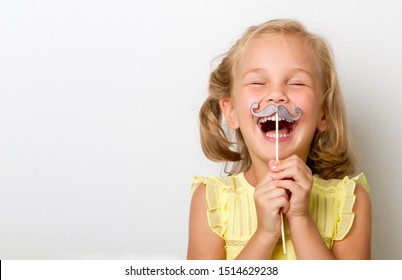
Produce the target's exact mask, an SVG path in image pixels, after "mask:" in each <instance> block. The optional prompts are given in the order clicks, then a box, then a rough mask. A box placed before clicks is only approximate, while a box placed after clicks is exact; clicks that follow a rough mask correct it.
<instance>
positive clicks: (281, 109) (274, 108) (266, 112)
mask: <svg viewBox="0 0 402 280" xmlns="http://www.w3.org/2000/svg"><path fill="white" fill-rule="evenodd" d="M257 108H258V102H255V103H253V104H251V107H250V112H251V114H253V115H254V116H256V117H259V118H262V117H268V116H271V115H272V114H275V113H277V114H278V117H280V118H282V119H285V120H288V121H297V120H299V119H300V118H301V116H302V111H301V109H300V108H299V107H297V108H296V109H295V112H296V114H297V115H296V116H293V115H292V114H290V113H289V111H288V109H286V107H285V106H283V105H274V104H269V105H268V106H267V107H265V108H264V109H262V110H261V111H259V112H258V113H256V112H254V110H255V109H257Z"/></svg>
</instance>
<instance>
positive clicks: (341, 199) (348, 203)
mask: <svg viewBox="0 0 402 280" xmlns="http://www.w3.org/2000/svg"><path fill="white" fill-rule="evenodd" d="M356 185H360V186H361V187H363V188H364V189H366V190H367V191H369V186H368V184H367V180H366V177H365V175H364V174H363V173H361V174H359V175H358V176H356V177H354V178H352V179H349V178H348V177H345V178H344V179H343V180H341V181H340V182H339V183H338V187H339V188H338V191H337V192H336V196H335V216H336V217H337V219H336V220H335V231H334V236H333V240H342V239H343V238H345V236H346V235H347V234H348V232H349V231H350V229H351V227H352V225H353V220H354V217H355V214H354V212H353V206H354V204H355V200H356V196H355V194H354V192H355V188H356Z"/></svg>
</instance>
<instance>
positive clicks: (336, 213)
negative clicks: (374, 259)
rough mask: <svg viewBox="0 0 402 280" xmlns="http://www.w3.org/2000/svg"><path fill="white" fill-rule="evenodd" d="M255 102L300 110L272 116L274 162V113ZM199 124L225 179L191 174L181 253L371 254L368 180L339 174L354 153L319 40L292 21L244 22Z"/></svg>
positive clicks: (349, 167) (348, 169)
mask: <svg viewBox="0 0 402 280" xmlns="http://www.w3.org/2000/svg"><path fill="white" fill-rule="evenodd" d="M256 102H257V104H258V108H257V109H256V110H255V111H256V112H258V111H261V110H263V108H265V107H266V106H268V105H270V104H273V105H283V106H284V107H285V108H286V109H287V110H288V111H289V112H291V113H293V112H295V109H296V108H300V109H301V112H302V117H301V118H300V119H299V120H298V121H293V122H290V121H289V122H287V121H286V120H281V121H279V132H278V136H279V137H278V147H279V148H278V151H279V159H280V160H278V161H275V160H274V159H275V155H276V149H275V146H276V145H275V142H276V139H275V137H276V136H275V135H276V134H275V117H274V115H273V116H268V117H257V116H256V115H254V114H253V113H252V110H250V108H254V105H253V103H256ZM252 105H253V107H252ZM253 110H254V109H253ZM293 114H294V113H293ZM223 118H224V120H225V124H223ZM200 126H201V128H200V132H201V143H202V148H203V151H204V153H205V155H206V156H207V157H208V158H209V159H211V160H213V161H222V162H226V163H231V165H230V166H229V165H228V164H226V167H230V170H229V172H228V175H229V176H228V177H224V178H217V177H213V176H210V177H194V178H193V197H192V202H191V210H190V230H189V244H188V256H187V258H188V259H268V258H270V259H369V258H370V254H371V204H370V199H369V195H368V192H367V190H368V185H367V183H366V180H365V177H364V175H363V174H360V175H358V176H356V177H354V178H352V179H349V177H347V176H348V175H352V174H353V173H354V172H355V163H354V157H353V153H352V151H351V148H350V143H349V132H348V129H347V124H346V120H345V110H344V107H343V101H342V97H341V92H340V88H339V84H338V80H337V77H336V73H335V67H334V64H333V61H332V57H331V53H330V51H329V48H328V46H327V44H326V42H325V41H324V40H323V39H322V38H320V37H319V36H317V35H315V34H312V33H310V32H308V31H306V30H305V29H304V27H303V26H302V25H301V24H300V23H299V22H297V21H294V20H273V21H269V22H266V23H264V24H261V25H259V26H255V27H251V28H250V29H248V31H247V32H246V33H245V34H244V35H243V37H242V38H240V39H239V40H238V41H237V42H236V43H235V44H234V46H233V47H232V48H231V49H230V50H229V51H228V53H227V54H226V55H225V56H224V57H223V60H222V61H221V63H220V64H219V65H218V67H217V69H216V70H215V71H213V72H212V74H211V76H210V83H209V96H208V98H207V100H206V101H205V102H204V104H203V106H202V108H201V111H200ZM232 132H234V133H232ZM281 215H283V221H284V230H285V244H286V248H287V252H286V254H284V252H283V250H282V241H281Z"/></svg>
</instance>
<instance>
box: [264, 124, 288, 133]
mask: <svg viewBox="0 0 402 280" xmlns="http://www.w3.org/2000/svg"><path fill="white" fill-rule="evenodd" d="M289 132H290V130H289V128H288V127H287V126H286V125H285V126H283V127H281V129H278V134H288V133H289ZM267 133H269V134H275V133H276V131H275V129H274V130H271V131H268V132H267Z"/></svg>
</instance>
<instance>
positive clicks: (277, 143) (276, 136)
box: [275, 113, 286, 255]
mask: <svg viewBox="0 0 402 280" xmlns="http://www.w3.org/2000/svg"><path fill="white" fill-rule="evenodd" d="M278 118H279V117H278V113H276V116H275V158H276V161H278V160H279V132H278V130H279V120H278ZM281 232H282V247H283V253H284V254H285V255H286V240H285V226H284V223H283V214H282V212H281Z"/></svg>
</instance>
